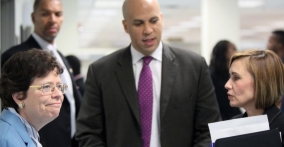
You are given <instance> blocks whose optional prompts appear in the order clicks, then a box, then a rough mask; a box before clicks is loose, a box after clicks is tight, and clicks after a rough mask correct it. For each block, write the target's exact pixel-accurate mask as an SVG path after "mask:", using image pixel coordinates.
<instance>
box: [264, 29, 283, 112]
mask: <svg viewBox="0 0 284 147" xmlns="http://www.w3.org/2000/svg"><path fill="white" fill-rule="evenodd" d="M267 49H269V50H272V51H273V52H274V53H276V54H277V55H278V56H279V57H280V59H281V60H282V62H284V31H283V30H275V31H273V32H272V33H271V35H270V37H269V39H268V44H267ZM283 99H284V96H283V97H282V101H281V102H279V103H278V104H276V105H277V107H278V108H280V109H281V111H282V112H284V103H283Z"/></svg>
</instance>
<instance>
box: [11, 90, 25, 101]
mask: <svg viewBox="0 0 284 147" xmlns="http://www.w3.org/2000/svg"><path fill="white" fill-rule="evenodd" d="M12 97H13V100H14V101H15V102H16V103H17V104H19V103H20V102H21V101H22V100H23V99H24V92H22V91H21V92H15V93H13V94H12Z"/></svg>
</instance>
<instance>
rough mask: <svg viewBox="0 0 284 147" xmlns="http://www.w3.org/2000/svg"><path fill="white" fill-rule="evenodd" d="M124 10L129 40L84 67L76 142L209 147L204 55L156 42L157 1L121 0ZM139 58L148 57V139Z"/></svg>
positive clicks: (210, 109)
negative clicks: (140, 86)
mask: <svg viewBox="0 0 284 147" xmlns="http://www.w3.org/2000/svg"><path fill="white" fill-rule="evenodd" d="M123 15H124V20H123V26H124V29H125V31H126V33H128V34H129V35H130V38H131V45H130V46H128V47H126V48H123V49H120V50H118V51H116V52H114V53H112V54H110V55H108V56H105V57H103V58H101V59H99V60H98V61H96V62H94V63H92V64H91V65H90V66H89V70H88V74H87V79H86V89H85V94H84V97H83V102H82V107H81V109H80V112H79V116H78V119H77V133H76V139H77V140H78V141H79V144H80V146H84V147H91V146H96V147H209V144H210V142H211V140H210V134H209V129H208V123H211V122H216V121H219V120H220V113H219V109H218V105H217V102H216V97H215V93H214V88H213V85H212V81H211V78H210V75H209V70H208V66H207V65H206V62H205V60H204V58H203V57H201V56H200V55H198V54H195V53H193V52H190V51H185V50H181V49H178V48H174V47H170V46H168V45H166V44H165V43H163V42H161V34H162V25H163V18H162V14H161V12H160V9H159V4H158V2H157V0H126V1H125V2H124V4H123ZM144 57H150V58H152V60H151V61H150V63H149V67H150V71H151V74H152V75H151V76H152V78H151V79H152V83H151V84H152V86H153V87H152V90H153V91H151V92H153V97H152V98H153V99H152V100H151V101H152V103H151V104H150V103H147V104H149V105H151V107H150V109H152V110H151V114H152V117H151V128H150V136H148V137H149V138H150V140H146V139H147V137H144V135H145V133H144V132H145V130H144V118H143V116H144V115H142V111H143V112H144V110H142V107H144V106H141V102H140V101H141V98H140V94H139V90H140V89H139V85H140V82H141V81H139V76H141V74H142V70H143V68H144V63H143V60H144V62H145V59H144ZM142 66H143V67H142ZM140 72H141V74H140ZM142 82H143V81H142ZM147 104H146V105H147ZM142 119H143V121H142Z"/></svg>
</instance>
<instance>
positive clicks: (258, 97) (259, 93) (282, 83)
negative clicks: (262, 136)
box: [229, 50, 284, 109]
mask: <svg viewBox="0 0 284 147" xmlns="http://www.w3.org/2000/svg"><path fill="white" fill-rule="evenodd" d="M240 59H241V60H244V61H245V63H246V68H247V70H248V72H249V73H250V74H251V75H252V77H253V80H254V101H255V108H256V109H266V108H269V107H271V106H272V105H273V104H276V103H277V102H279V100H280V99H281V98H282V95H283V94H284V67H283V63H282V61H281V59H280V58H279V57H278V55H276V54H275V53H273V52H272V51H270V50H245V51H241V52H237V53H235V54H234V55H233V56H232V58H231V60H230V64H229V66H230V67H231V65H232V63H233V62H234V61H235V60H240Z"/></svg>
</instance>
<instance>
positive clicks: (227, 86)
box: [225, 79, 232, 90]
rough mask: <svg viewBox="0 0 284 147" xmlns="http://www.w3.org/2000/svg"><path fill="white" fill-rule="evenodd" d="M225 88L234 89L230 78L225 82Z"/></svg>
mask: <svg viewBox="0 0 284 147" xmlns="http://www.w3.org/2000/svg"><path fill="white" fill-rule="evenodd" d="M225 88H226V89H227V90H229V89H232V85H231V84H230V79H229V80H228V81H227V83H226V84H225Z"/></svg>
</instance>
